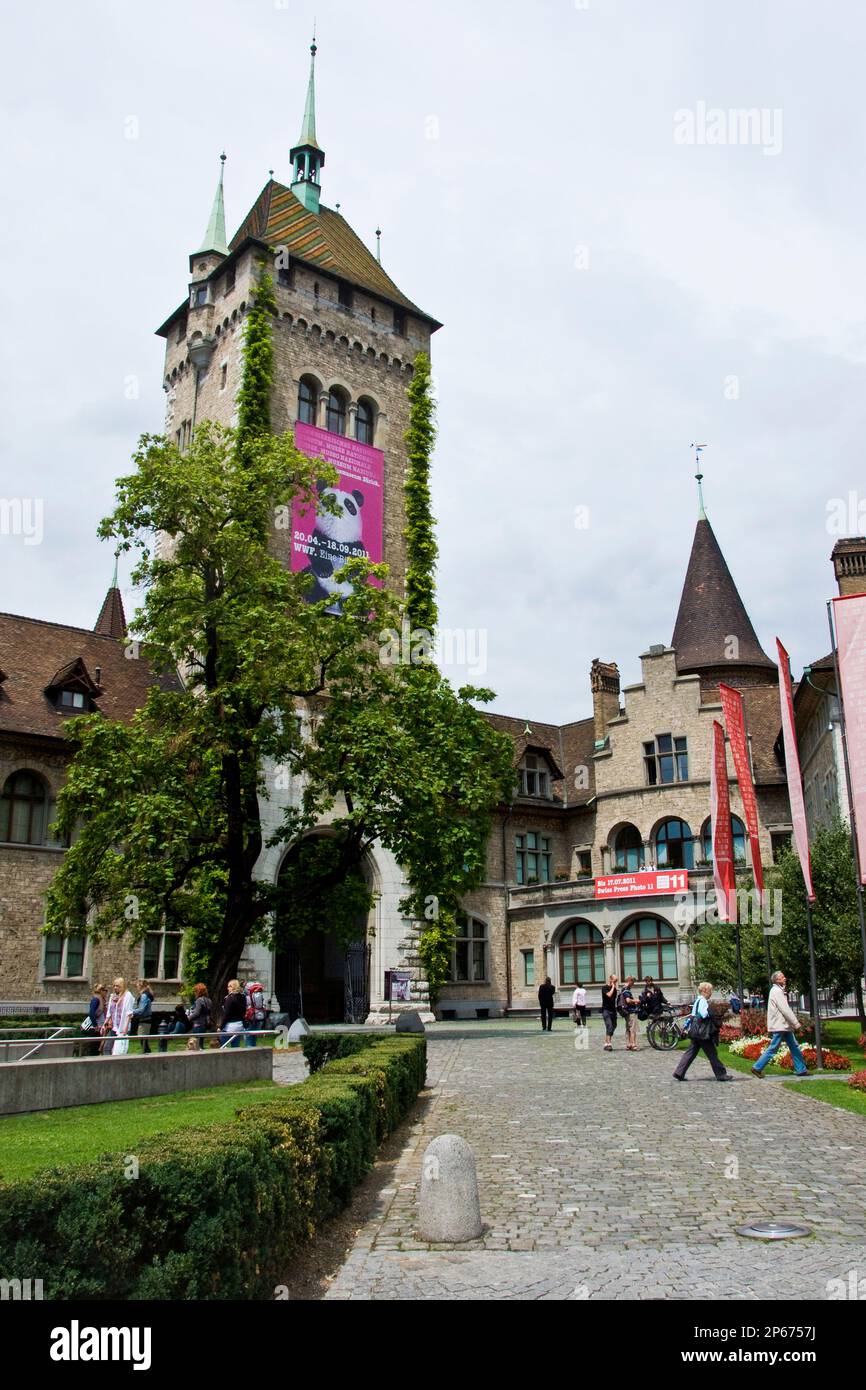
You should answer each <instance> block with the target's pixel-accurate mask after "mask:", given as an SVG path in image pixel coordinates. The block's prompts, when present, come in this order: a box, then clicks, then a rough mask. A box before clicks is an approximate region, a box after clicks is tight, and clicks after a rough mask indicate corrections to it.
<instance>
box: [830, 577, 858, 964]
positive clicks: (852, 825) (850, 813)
mask: <svg viewBox="0 0 866 1390" xmlns="http://www.w3.org/2000/svg"><path fill="white" fill-rule="evenodd" d="M827 621H828V622H829V624H830V650H831V651H832V653H833V674H834V676H835V677H836V699H837V700H838V701H839V730H840V733H841V735H842V761H843V763H844V765H845V788H846V790H847V793H848V824H849V829H850V831H851V848H852V849H853V851H854V876H855V878H856V879H857V912H858V914H859V916H860V944H861V946H862V948H863V974H864V976H866V916H864V912H863V870H862V868H861V865H860V850H859V848H858V845H857V822H856V819H855V816H854V788H853V786H852V784H851V764H850V763H849V761H848V736H847V733H846V731H845V730H846V726H845V701H844V700H843V699H842V681H841V679H840V677H839V653H838V652H837V650H836V629H835V627H834V624H833V603H832V600H831V599H828V600H827Z"/></svg>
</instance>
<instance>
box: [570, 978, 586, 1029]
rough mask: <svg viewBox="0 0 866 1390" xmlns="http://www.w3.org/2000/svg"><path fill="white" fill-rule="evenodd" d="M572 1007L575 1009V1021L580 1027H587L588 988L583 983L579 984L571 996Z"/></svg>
mask: <svg viewBox="0 0 866 1390" xmlns="http://www.w3.org/2000/svg"><path fill="white" fill-rule="evenodd" d="M571 1007H572V1009H573V1010H574V1021H575V1023H576V1024H577V1025H578V1027H579V1028H585V1027H586V990H585V989H584V987H583V985H578V986H577V988H576V989H575V991H574V994H573V995H572V996H571Z"/></svg>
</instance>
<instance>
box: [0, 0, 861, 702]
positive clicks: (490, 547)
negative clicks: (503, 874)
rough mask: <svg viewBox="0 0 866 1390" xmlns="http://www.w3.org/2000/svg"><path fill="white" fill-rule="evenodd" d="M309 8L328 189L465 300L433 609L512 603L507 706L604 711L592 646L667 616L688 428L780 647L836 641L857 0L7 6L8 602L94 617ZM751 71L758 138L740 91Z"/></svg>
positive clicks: (291, 90)
mask: <svg viewBox="0 0 866 1390" xmlns="http://www.w3.org/2000/svg"><path fill="white" fill-rule="evenodd" d="M314 12H315V15H316V19H317V24H318V41H319V55H318V60H317V88H318V135H319V140H320V143H321V144H322V145H323V146H324V148H325V150H326V155H327V163H326V166H325V169H324V172H323V190H322V196H323V201H324V202H325V203H326V204H327V205H329V206H333V205H334V203H335V202H337V201H339V202H340V203H341V210H342V212H343V214H344V216H346V217H347V219H348V220H349V222H350V223H351V224H352V225H353V226H354V228H355V230H356V231H357V232H358V233H359V235H361V236H362V237H363V238H364V239H365V240H366V241H367V242H368V244H370V245H374V244H375V238H374V229H375V227H376V226H377V224H379V225H381V227H382V229H383V238H382V259H383V262H384V264H385V266H386V268H387V269H388V271H389V272H390V274H391V275H392V276H393V277H394V279H395V280H396V281H397V283H398V284H399V285H400V287H401V288H402V289H403V291H404V292H405V293H406V294H408V295H409V296H410V298H412V299H414V300H415V301H416V303H418V304H420V305H421V306H422V307H423V308H424V309H425V310H427V311H428V312H430V313H431V314H433V315H434V316H435V317H437V318H439V319H441V320H442V321H443V322H444V324H445V327H444V328H443V329H442V330H441V331H440V332H439V333H438V334H437V335H436V337H435V338H434V342H433V361H434V372H435V375H436V378H437V383H438V391H439V397H440V437H439V445H438V450H437V455H436V461H435V508H436V513H437V517H438V520H439V542H440V547H441V558H440V606H441V619H442V623H443V626H444V627H446V628H450V629H457V628H460V629H474V630H483V631H484V632H486V641H487V671H486V673H485V674H484V676H483V683H486V684H489V685H491V686H493V688H494V689H495V690H496V691H497V693H498V698H497V702H496V705H495V706H494V708H496V709H499V710H501V711H503V712H505V713H510V714H514V715H518V716H519V717H521V718H529V719H530V720H531V719H533V718H534V719H536V720H552V721H556V722H564V721H567V720H570V719H575V718H580V717H583V716H585V715H587V714H588V713H590V711H591V702H590V696H589V688H588V671H589V665H590V662H591V660H592V658H593V657H595V656H599V657H601V658H602V659H604V660H616V661H617V662H618V663H619V665H620V670H621V671H622V674H623V679H624V680H625V681H628V680H634V679H636V678H638V676H639V670H640V667H639V661H638V655H639V653H640V652H641V651H643V650H645V649H646V647H647V646H648V645H649V644H650V643H652V642H669V641H670V638H671V635H672V632H673V625H674V619H675V616H676V609H677V603H678V599H679V594H680V589H681V586H682V580H683V576H684V573H685V567H686V563H687V559H688V554H689V549H690V546H691V540H692V534H693V531H694V525H695V520H696V515H697V508H696V500H695V483H694V481H693V478H692V474H693V472H694V465H693V462H692V456H691V453H690V449H689V445H690V443H691V442H692V441H695V440H697V441H700V442H702V443H703V442H706V443H707V445H708V448H707V451H706V453H705V455H704V472H705V475H706V481H705V495H706V503H707V511H708V514H709V516H710V518H711V520H712V523H713V526H714V529H715V531H716V534H717V536H718V539H719V542H720V544H721V546H722V549H723V551H724V553H725V555H726V557H727V560H728V563H729V565H730V567H731V570H732V572H733V575H734V578H735V580H736V582H737V584H738V586H739V588H740V592H741V594H742V596H743V599H744V601H745V603H746V607H747V609H748V611H749V613H750V615H751V617H752V620H753V622H754V624H755V627H756V629H757V631H758V634H759V637H760V638H761V640H762V642H763V645H764V648H765V650H766V651H767V652H768V653H771V654H772V651H773V639H774V637H775V635H776V634H777V633H778V635H779V636H781V637H782V639H783V641H785V642H786V644H787V645H788V647H789V649H790V651H791V654H792V661H793V664H794V666H795V669H796V672H797V673H799V669H800V667H801V666H802V664H803V663H804V662H807V661H809V660H812V659H814V658H817V657H819V656H821V655H822V654H824V653H826V651H827V650H828V649H829V645H830V644H829V638H828V635H827V624H826V613H825V607H824V604H825V600H826V599H827V598H828V597H829V596H830V595H831V593H832V592H833V591H834V585H833V575H832V567H831V566H830V563H829V554H830V550H831V549H832V545H833V541H834V539H835V536H834V534H832V532H831V531H829V530H828V505H829V506H831V507H832V506H833V499H845V500H846V515H845V518H844V520H843V523H842V524H841V531H842V532H844V533H845V534H848V533H850V532H851V531H856V530H858V529H859V530H860V531H862V530H863V529H864V521H866V502H863V501H862V499H863V497H864V489H866V468H864V462H863V400H864V393H863V384H862V373H863V370H864V360H866V275H864V271H863V225H864V211H866V208H864V202H866V181H864V178H863V169H864V125H866V116H864V104H863V100H862V54H863V43H864V39H866V10H864V8H863V7H862V6H861V5H859V4H857V3H854V0H834V3H833V4H832V5H823V6H816V5H815V4H814V3H811V0H809V2H808V3H807V0H728V3H727V4H725V5H719V4H715V3H708V2H707V0H698V2H697V3H696V0H654V3H653V4H647V3H646V0H577V3H575V0H534V3H532V4H531V5H527V4H526V3H517V0H437V3H436V4H427V5H419V4H406V3H405V0H401V2H400V3H398V0H315V3H313V0H276V3H274V0H208V3H207V4H205V3H204V0H148V3H146V4H143V3H136V4H132V3H126V2H125V0H111V3H108V0H106V2H105V3H99V2H98V0H76V4H75V5H69V4H66V3H63V4H61V3H58V0H43V3H41V4H40V5H38V6H17V7H15V9H14V10H12V9H9V10H7V11H6V14H5V17H4V47H5V48H6V63H5V65H4V67H5V74H4V84H3V86H4V91H3V92H2V96H0V103H2V142H0V148H2V150H3V152H4V153H3V165H2V184H0V186H2V211H0V219H2V220H0V264H2V267H3V271H2V277H0V296H2V305H0V307H2V322H3V332H2V335H0V381H2V422H3V425H2V479H0V495H2V496H3V497H6V498H12V497H33V498H41V499H44V540H43V542H42V544H39V545H28V544H26V543H25V537H23V536H20V535H19V536H13V535H2V536H0V608H2V609H5V610H7V611H12V612H17V613H24V614H27V615H29V616H33V617H40V618H46V619H51V620H54V621H59V622H66V623H71V624H78V625H82V626H92V624H93V622H94V621H95V619H96V615H97V613H98V610H99V606H100V603H101V600H102V597H103V595H104V592H105V589H106V587H107V585H108V583H109V580H110V577H111V570H112V557H111V553H110V550H109V547H107V546H105V545H100V543H98V542H97V540H96V538H95V528H96V525H97V522H98V520H99V519H100V517H101V516H103V515H104V514H105V513H106V512H107V511H109V510H110V508H111V505H112V498H113V481H114V479H115V478H116V477H117V476H118V475H119V474H120V473H122V472H124V471H126V465H127V462H128V459H129V455H130V453H131V450H132V448H133V446H134V444H135V441H136V439H137V437H138V435H139V433H140V432H142V431H144V430H150V431H160V430H161V429H162V427H163V420H164V396H163V391H162V387H161V368H162V356H163V343H162V340H161V339H158V338H155V337H154V336H153V330H154V328H156V327H157V325H158V324H160V323H161V322H162V320H163V319H164V318H165V317H166V315H167V314H168V313H169V312H170V311H171V310H172V309H174V308H175V307H176V305H177V304H178V302H179V301H180V300H181V299H182V298H183V296H184V294H185V292H186V283H187V278H188V271H187V256H188V254H189V252H190V251H191V250H192V249H194V248H195V247H196V246H197V245H198V244H199V243H200V241H201V237H202V234H203V232H204V229H205V225H206V223H207V218H208V213H209V210H210V204H211V200H212V197H213V190H214V186H215V182H216V177H217V173H218V168H219V161H218V156H219V153H220V150H221V149H222V148H223V147H224V148H225V149H226V152H227V154H228V163H227V166H226V203H227V220H228V223H229V224H230V227H229V235H230V236H231V234H232V233H233V231H234V230H235V228H236V227H237V225H238V223H239V222H240V220H241V218H242V217H243V215H244V214H245V213H246V211H247V210H248V208H249V206H250V205H251V204H252V202H253V200H254V199H255V197H256V195H257V194H258V192H259V190H260V189H261V187H262V185H263V184H264V182H265V181H266V179H267V177H268V169H269V168H271V167H272V168H273V169H274V170H275V174H276V177H277V178H281V179H284V180H285V181H286V182H288V181H289V160H288V151H289V148H290V146H291V145H292V144H293V142H294V140H295V139H296V138H297V134H298V130H299V128H300V121H301V115H302V111H303V103H304V94H305V85H306V78H307V68H308V61H309V55H308V45H309V40H310V31H311V27H312V19H313V14H314ZM752 108H754V109H757V110H758V111H762V112H763V113H764V117H763V127H760V126H757V125H756V126H755V127H754V129H753V130H751V134H752V135H753V138H752V139H750V140H746V141H745V142H743V137H744V135H746V134H748V133H749V132H746V131H744V130H743V129H742V128H741V127H740V125H739V123H738V121H737V118H736V114H734V115H733V116H730V115H729V113H732V112H733V113H736V112H737V111H738V110H740V109H744V110H749V109H752ZM715 111H720V112H722V113H723V115H724V119H721V118H720V117H719V116H717V115H714V114H713V113H714V112H715ZM683 113H687V114H686V115H684V114H683ZM710 140H713V141H714V143H710ZM854 489H859V490H860V491H859V493H858V494H857V495H856V496H855V497H854V498H853V510H851V512H850V515H848V509H847V501H848V494H849V491H851V490H854ZM858 502H859V503H860V505H861V507H862V508H863V511H861V514H860V518H859V527H858V516H857V511H856V505H857V503H858ZM578 509H588V511H581V510H578ZM837 511H838V507H836V508H835V509H834V511H833V516H834V518H835V516H836V512H837ZM121 580H122V583H123V582H125V575H123V574H122V575H121ZM127 598H128V606H129V602H131V600H129V596H128V595H127ZM456 674H457V678H458V679H459V680H462V679H463V678H464V673H462V672H461V673H456Z"/></svg>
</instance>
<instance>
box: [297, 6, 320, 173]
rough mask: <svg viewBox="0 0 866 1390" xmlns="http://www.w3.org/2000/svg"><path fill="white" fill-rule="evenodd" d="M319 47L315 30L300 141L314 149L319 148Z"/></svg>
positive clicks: (300, 143)
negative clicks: (317, 98) (317, 57)
mask: <svg viewBox="0 0 866 1390" xmlns="http://www.w3.org/2000/svg"><path fill="white" fill-rule="evenodd" d="M317 52H318V47H317V44H316V33H315V30H313V42H312V43H311V44H310V80H309V82H308V83H307V104H306V106H305V107H304V120H303V124H302V126H301V135H300V139H299V140H298V144H299V145H312V147H313V148H314V149H318V148H319V144H318V141H317V140H316V54H317Z"/></svg>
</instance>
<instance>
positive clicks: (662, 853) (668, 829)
mask: <svg viewBox="0 0 866 1390" xmlns="http://www.w3.org/2000/svg"><path fill="white" fill-rule="evenodd" d="M656 854H657V856H658V859H657V862H658V866H659V868H660V869H693V868H694V867H695V840H694V836H693V835H692V832H691V829H690V827H689V826H688V825H687V824H686V822H685V821H684V820H666V821H662V823H661V825H660V826H659V828H658V830H657V831H656Z"/></svg>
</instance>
